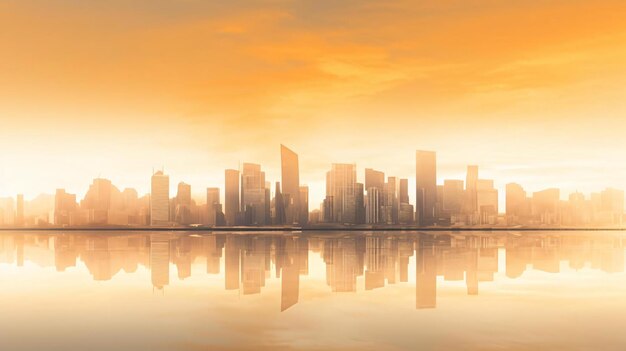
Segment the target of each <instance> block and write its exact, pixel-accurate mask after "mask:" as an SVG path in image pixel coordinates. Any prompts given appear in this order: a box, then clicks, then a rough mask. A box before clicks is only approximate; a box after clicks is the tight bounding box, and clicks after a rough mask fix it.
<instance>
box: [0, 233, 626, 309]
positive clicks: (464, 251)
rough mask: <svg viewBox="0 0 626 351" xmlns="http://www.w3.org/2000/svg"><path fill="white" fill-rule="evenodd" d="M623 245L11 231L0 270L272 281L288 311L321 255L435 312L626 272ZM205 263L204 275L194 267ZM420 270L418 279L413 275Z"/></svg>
mask: <svg viewBox="0 0 626 351" xmlns="http://www.w3.org/2000/svg"><path fill="white" fill-rule="evenodd" d="M623 243H624V238H623V236H622V235H619V234H594V233H592V234H588V233H554V232H553V233H547V232H543V233H516V232H507V233H481V232H471V233H446V232H436V233H433V232H430V233H403V232H390V233H376V234H373V233H340V232H337V233H332V234H330V233H306V234H297V235H295V234H294V235H292V234H258V233H257V234H230V233H229V234H226V233H225V234H207V235H188V234H180V233H166V232H159V233H151V234H137V233H131V234H127V233H123V234H122V233H71V234H66V233H58V234H57V233H54V234H48V233H43V232H40V233H23V234H22V233H16V234H12V233H4V234H0V263H3V264H11V265H14V266H16V267H22V266H24V265H25V264H26V263H33V264H36V265H38V266H41V267H55V268H56V271H57V272H65V271H67V270H69V269H74V268H76V267H79V266H84V267H85V268H86V269H87V270H88V271H89V273H90V275H91V276H92V278H93V279H94V280H97V281H108V280H110V279H112V278H113V277H114V276H116V275H117V274H120V273H121V272H125V273H128V274H132V273H135V272H137V271H138V268H139V267H143V268H144V269H147V270H149V272H150V280H151V284H152V286H153V288H154V289H155V290H160V291H164V289H167V286H168V285H170V283H171V279H172V278H171V272H170V271H171V270H175V271H176V272H177V278H178V280H185V279H187V278H189V277H191V276H192V274H209V275H219V276H220V278H221V279H223V281H224V288H225V289H226V290H236V291H238V292H239V294H240V295H253V294H260V293H263V290H264V288H265V287H266V283H267V282H268V280H270V279H276V280H277V281H278V282H279V283H280V310H281V311H285V310H288V309H290V308H292V307H293V306H295V305H296V304H298V302H299V301H300V299H301V292H302V289H303V287H302V285H301V279H303V278H302V277H303V276H307V275H308V274H309V270H310V267H309V264H310V262H309V260H310V257H317V258H316V261H318V262H320V264H323V265H324V270H322V274H323V272H324V271H325V282H326V284H327V286H328V289H329V291H332V292H334V293H343V292H353V293H354V292H359V293H367V291H370V290H377V289H385V288H388V287H390V286H393V285H396V284H403V285H404V286H412V285H413V286H414V288H415V307H416V308H417V309H429V308H435V307H436V306H437V287H438V284H440V283H441V282H447V281H450V282H459V283H461V284H464V285H465V286H466V290H467V295H477V294H479V287H480V286H481V285H482V284H488V283H489V282H493V281H494V280H496V279H517V278H520V277H522V276H523V275H524V274H525V272H527V271H528V270H531V269H532V270H536V271H541V272H546V273H552V274H555V273H559V272H560V271H561V268H562V267H564V264H567V265H569V268H571V269H574V270H579V269H582V268H591V269H595V270H601V271H604V272H607V273H615V272H623V271H624V246H623ZM500 260H503V261H504V262H500ZM203 261H204V262H206V273H198V272H199V271H198V270H192V267H194V266H197V265H198V263H199V262H203ZM500 266H502V267H500ZM412 267H414V269H415V275H414V277H415V280H414V281H413V280H412V279H411V278H410V277H409V272H410V271H412V269H413V268H412ZM317 271H319V270H317ZM498 273H500V274H498ZM174 276H176V275H174Z"/></svg>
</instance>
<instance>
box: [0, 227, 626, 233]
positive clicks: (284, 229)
mask: <svg viewBox="0 0 626 351" xmlns="http://www.w3.org/2000/svg"><path fill="white" fill-rule="evenodd" d="M10 231H18V232H30V231H41V232H45V231H55V232H59V231H68V232H74V231H94V232H104V231H113V232H123V231H128V232H337V231H346V232H390V231H395V232H504V231H519V232H536V231H626V227H609V228H602V227H589V228H588V227H584V228H583V227H545V228H542V227H374V228H372V227H115V226H113V227H0V232H10Z"/></svg>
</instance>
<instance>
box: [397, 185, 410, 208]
mask: <svg viewBox="0 0 626 351" xmlns="http://www.w3.org/2000/svg"><path fill="white" fill-rule="evenodd" d="M398 201H400V203H401V204H408V203H409V180H408V179H400V186H399V190H398Z"/></svg>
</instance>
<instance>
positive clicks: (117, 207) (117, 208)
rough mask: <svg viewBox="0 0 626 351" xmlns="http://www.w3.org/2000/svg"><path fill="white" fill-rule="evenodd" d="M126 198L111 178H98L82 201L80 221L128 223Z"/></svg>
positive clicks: (101, 223) (89, 222)
mask: <svg viewBox="0 0 626 351" xmlns="http://www.w3.org/2000/svg"><path fill="white" fill-rule="evenodd" d="M123 206H124V198H123V196H122V193H121V192H120V191H119V189H118V188H117V187H116V186H114V185H113V184H112V183H111V181H110V180H108V179H103V178H96V179H94V180H93V182H92V184H91V185H90V186H89V190H88V191H87V193H86V194H85V197H84V198H83V200H82V201H81V202H80V208H81V210H82V211H81V219H80V220H79V221H80V222H86V223H88V224H98V225H107V224H119V225H126V224H128V215H125V213H123V211H122V208H123Z"/></svg>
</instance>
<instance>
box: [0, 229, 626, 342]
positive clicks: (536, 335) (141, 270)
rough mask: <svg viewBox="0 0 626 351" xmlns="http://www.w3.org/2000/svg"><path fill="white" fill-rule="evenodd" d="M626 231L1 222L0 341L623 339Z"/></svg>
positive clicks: (505, 340)
mask: <svg viewBox="0 0 626 351" xmlns="http://www.w3.org/2000/svg"><path fill="white" fill-rule="evenodd" d="M625 239H626V233H619V232H589V233H586V232H532V233H519V232H507V233H504V232H503V233H479V232H468V233H453V234H447V233H417V232H407V233H376V234H372V233H345V232H334V233H319V234H316V233H306V234H297V235H294V234H278V233H277V234H269V233H245V234H210V233H207V234H185V233H171V234H169V233H137V232H127V233H125V232H116V233H103V232H80V233H58V232H50V233H47V232H33V233H16V232H15V233H14V232H0V349H1V350H144V349H145V350H248V349H253V350H414V349H418V348H419V349H435V350H451V349H457V350H458V349H461V350H464V349H467V350H507V349H514V350H548V349H549V350H576V349H580V350H583V349H614V350H623V349H625V348H626V332H624V328H625V327H626V274H625V273H624V264H625V262H624V250H625V247H624V243H625V242H626V240H625Z"/></svg>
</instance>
